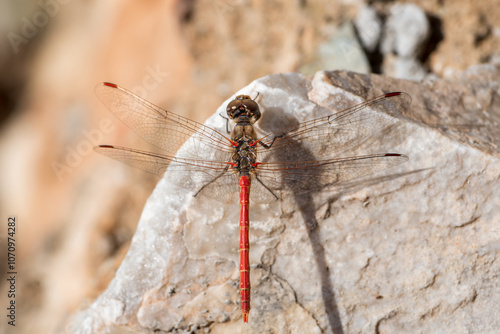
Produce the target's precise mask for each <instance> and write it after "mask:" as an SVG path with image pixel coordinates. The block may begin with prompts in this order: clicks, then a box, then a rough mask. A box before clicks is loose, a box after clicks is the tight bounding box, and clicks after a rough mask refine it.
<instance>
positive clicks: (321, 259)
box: [294, 193, 344, 334]
mask: <svg viewBox="0 0 500 334" xmlns="http://www.w3.org/2000/svg"><path fill="white" fill-rule="evenodd" d="M294 199H295V201H296V203H297V204H298V206H299V211H300V213H301V215H302V218H303V221H304V224H305V227H306V230H307V234H308V237H309V242H310V243H311V247H312V251H313V254H314V257H315V260H316V266H317V268H318V273H319V275H320V280H321V296H322V298H323V303H324V305H325V312H326V314H327V317H328V322H329V324H330V327H331V329H332V332H333V333H334V334H343V333H344V330H343V328H342V321H341V320H340V315H339V310H338V306H337V301H336V300H335V292H334V284H333V279H332V275H331V271H330V267H329V266H328V264H327V261H326V255H325V247H324V245H323V244H322V241H321V237H320V236H321V229H320V225H319V224H318V221H317V220H316V215H315V213H316V208H315V206H314V201H313V196H312V194H311V193H309V194H300V195H296V196H294Z"/></svg>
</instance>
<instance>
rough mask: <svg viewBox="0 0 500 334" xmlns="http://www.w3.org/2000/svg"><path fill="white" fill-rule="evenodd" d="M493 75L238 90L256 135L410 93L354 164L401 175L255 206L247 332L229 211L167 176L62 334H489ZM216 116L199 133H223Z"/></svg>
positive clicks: (493, 268) (318, 78) (352, 77)
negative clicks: (388, 158) (400, 156)
mask: <svg viewBox="0 0 500 334" xmlns="http://www.w3.org/2000/svg"><path fill="white" fill-rule="evenodd" d="M499 73H500V70H499V68H498V67H493V66H492V67H489V68H485V67H477V68H475V69H471V70H469V71H468V72H467V74H466V75H465V76H464V77H463V80H462V81H456V82H453V83H450V82H446V81H432V82H425V83H424V84H417V83H414V82H411V81H403V80H396V79H389V78H386V77H382V76H377V75H361V74H354V73H351V72H318V73H317V74H316V75H315V77H314V79H312V80H310V79H308V78H306V77H304V76H302V75H299V74H276V75H270V76H267V77H264V78H261V79H259V80H257V81H255V82H253V83H252V84H250V85H249V86H247V87H245V88H244V89H242V90H241V93H245V94H250V95H255V94H256V92H259V93H260V94H261V98H260V99H259V103H260V104H261V107H262V109H263V119H262V122H261V124H260V127H259V130H261V131H262V132H266V130H268V129H269V128H273V127H274V126H278V125H277V124H279V123H280V122H289V121H290V120H291V119H296V120H297V121H303V120H306V119H310V118H311V117H314V116H320V115H322V114H323V113H329V112H330V113H331V112H332V111H334V110H336V109H337V110H341V109H344V108H346V107H348V106H352V105H354V104H357V103H359V102H361V101H363V100H366V99H369V98H372V97H375V96H377V95H380V94H382V93H385V92H390V91H398V90H400V91H406V92H408V93H410V94H411V95H412V96H413V101H414V102H413V104H412V106H411V107H410V109H409V110H407V111H406V112H405V114H404V117H403V118H401V119H400V120H398V121H397V124H396V125H395V126H393V127H392V128H391V129H388V130H390V131H385V132H383V135H380V136H376V137H373V138H371V139H370V140H369V141H367V142H365V143H364V144H362V145H361V146H360V147H357V148H355V149H353V152H352V154H360V153H377V152H399V153H404V154H407V155H408V156H409V157H410V160H409V162H408V163H406V164H403V165H400V166H398V167H396V168H392V169H390V170H387V171H385V172H383V173H381V174H379V175H374V176H371V177H369V178H365V179H363V180H361V181H358V182H355V183H352V184H350V186H349V187H343V188H341V189H328V190H327V189H325V190H324V191H321V192H318V193H315V194H312V195H310V196H297V197H295V198H292V197H287V198H283V199H282V200H280V201H278V202H275V203H273V204H270V205H252V206H251V213H250V218H251V223H250V225H251V235H250V241H251V255H250V263H251V269H252V271H251V283H252V310H251V312H250V323H249V324H243V322H242V320H241V313H240V310H239V305H238V299H239V294H238V275H239V272H238V207H237V206H236V205H224V204H220V203H218V202H216V201H214V200H211V199H208V198H206V197H197V198H193V197H192V194H190V193H187V192H186V191H185V190H183V189H181V188H178V187H176V186H174V185H172V184H171V183H169V179H170V178H171V175H170V174H169V172H168V171H167V173H166V174H165V176H164V178H163V179H162V180H161V181H160V182H159V183H158V185H157V187H156V189H155V191H154V193H153V194H152V196H151V197H150V199H149V200H148V202H147V205H146V207H145V209H144V212H143V214H142V217H141V220H140V223H139V227H138V229H137V232H136V234H135V236H134V238H133V242H132V245H131V247H130V250H129V253H128V254H127V256H126V258H125V260H124V261H123V263H122V266H121V267H120V269H119V270H118V272H117V274H116V277H115V279H114V280H113V281H112V282H111V284H110V285H109V287H108V288H107V290H106V291H105V292H104V293H103V294H102V295H101V296H99V298H97V299H96V300H95V301H94V303H93V304H92V305H91V306H90V307H89V308H88V309H87V310H86V311H83V312H81V313H79V314H76V315H75V316H74V318H73V322H72V324H71V326H69V327H68V328H72V329H73V331H74V332H76V333H125V332H140V333H153V331H159V332H181V333H183V332H210V333H263V332H266V333H270V332H273V333H373V332H379V333H409V332H425V333H464V332H469V333H495V332H498V329H500V314H499V311H498V310H499V309H498V307H497V306H498V304H499V303H500V287H499V285H498V276H499V274H500V264H499V262H498V261H497V260H496V258H497V256H498V252H499V248H500V247H499V245H500V240H499V239H500V237H499V233H498V232H499V229H500V208H499V200H498V199H499V198H500V178H499V175H500V164H499V162H500V161H499V156H500V152H499V149H498V147H499V146H498V144H499V140H500V134H499V131H498V125H499V124H498V123H499V119H500V114H499V111H498V110H500V109H499V105H498V104H499V101H500V100H499V88H498V82H499V80H498V79H499V77H500V75H499ZM226 103H227V102H226ZM224 107H225V104H223V105H222V106H221V108H219V110H218V112H217V114H219V113H220V112H222V111H223V108H224ZM271 111H272V112H273V113H272V114H271V113H270V112H271ZM217 114H215V115H214V116H213V117H212V118H210V119H209V120H208V122H207V124H208V125H209V126H212V127H214V128H216V129H219V130H220V131H224V126H225V124H224V121H223V119H221V118H220V117H219V116H218V115H217ZM346 154H347V153H346Z"/></svg>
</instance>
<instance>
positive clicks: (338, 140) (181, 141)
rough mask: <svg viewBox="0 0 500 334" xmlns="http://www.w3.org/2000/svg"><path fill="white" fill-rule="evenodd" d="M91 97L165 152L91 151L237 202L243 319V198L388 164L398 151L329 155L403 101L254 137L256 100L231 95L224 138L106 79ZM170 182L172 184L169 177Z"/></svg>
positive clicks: (377, 101)
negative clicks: (231, 126) (341, 155)
mask: <svg viewBox="0 0 500 334" xmlns="http://www.w3.org/2000/svg"><path fill="white" fill-rule="evenodd" d="M95 91H96V95H97V97H98V98H99V99H100V100H101V101H102V102H103V104H104V105H105V106H106V107H107V108H108V109H109V110H110V111H111V112H112V113H113V114H114V115H115V116H117V117H118V118H119V119H120V120H121V121H123V122H124V123H125V124H126V125H127V126H129V127H130V128H131V129H132V130H133V131H135V132H136V133H137V134H138V135H139V136H140V137H142V138H143V139H144V140H146V141H147V142H149V143H151V144H152V145H154V146H156V147H158V148H159V149H161V150H163V151H165V152H166V153H167V154H158V153H154V152H148V151H142V150H137V149H133V148H127V147H119V146H111V145H100V146H98V147H95V150H96V151H97V152H98V153H101V154H103V155H105V156H108V157H111V158H113V159H116V160H119V161H121V162H124V163H125V164H127V165H130V166H132V167H136V168H139V169H142V170H144V171H147V172H150V173H153V174H156V175H159V176H163V175H164V174H165V172H166V171H167V169H168V172H169V173H168V174H167V175H168V176H169V177H171V178H172V181H173V182H177V184H178V185H180V186H181V187H183V188H186V189H188V190H191V191H192V192H193V195H194V196H198V195H199V194H200V195H206V196H208V197H211V198H215V199H217V200H219V201H222V202H226V203H231V202H236V201H237V200H239V203H240V222H239V227H240V298H241V301H240V303H241V312H242V318H243V321H244V322H245V323H246V322H248V318H249V312H250V263H249V251H250V242H249V203H250V201H252V202H256V203H269V202H272V201H276V200H279V199H280V198H281V197H282V196H286V195H287V194H294V195H296V194H301V193H307V192H312V191H318V190H321V189H323V188H325V187H329V186H332V187H335V186H342V185H345V184H346V183H347V182H349V181H352V180H355V179H357V178H360V177H362V176H367V175H369V174H372V173H376V172H378V171H381V170H384V169H386V168H389V167H392V166H396V165H398V164H401V163H403V162H406V161H407V160H408V157H407V156H406V155H404V154H399V153H378V154H369V155H360V156H348V157H337V156H336V155H338V154H339V152H343V151H346V150H349V149H350V148H353V147H356V146H357V145H360V144H361V143H363V142H365V141H366V140H367V139H368V138H369V137H372V136H374V135H375V134H376V133H378V132H380V131H381V130H382V129H384V128H386V127H387V126H389V125H391V124H392V123H394V122H395V119H396V118H397V117H398V116H399V115H400V114H401V112H402V111H404V110H405V109H407V108H408V107H409V105H410V103H411V97H410V95H408V94H406V93H403V92H392V93H387V94H384V95H381V96H379V97H376V98H374V99H371V100H368V101H366V102H364V103H361V104H358V105H356V106H353V107H351V108H348V109H346V110H343V111H340V112H337V113H333V114H331V115H328V116H323V117H319V118H315V119H312V120H308V121H305V122H302V123H296V124H293V125H289V126H284V127H283V128H281V129H279V130H277V131H272V132H271V133H268V134H266V135H264V136H261V137H259V136H258V135H257V131H256V128H255V127H254V125H255V123H256V122H257V121H258V120H259V119H260V118H261V116H262V113H261V110H260V107H259V104H258V103H257V101H256V99H252V98H251V97H250V96H249V95H238V96H236V98H235V99H233V100H232V101H230V102H229V104H228V105H227V108H226V113H227V118H226V132H227V133H229V130H228V122H229V120H231V121H232V122H233V129H232V131H231V132H230V134H229V135H228V134H227V133H224V131H218V130H216V129H214V128H212V127H209V126H206V125H203V124H201V123H198V122H195V121H193V120H190V119H188V118H185V117H183V116H180V115H177V114H174V113H172V112H170V111H167V110H165V109H162V108H160V107H158V106H156V105H154V104H152V103H150V102H148V101H146V100H145V99H143V98H141V97H139V96H137V95H135V94H134V93H132V92H130V91H128V90H126V89H124V88H122V87H120V86H118V85H116V84H113V83H109V82H103V83H101V84H99V85H98V86H97V87H96V89H95ZM176 180H178V181H176Z"/></svg>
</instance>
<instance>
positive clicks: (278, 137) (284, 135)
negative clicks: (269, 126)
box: [259, 133, 287, 148]
mask: <svg viewBox="0 0 500 334" xmlns="http://www.w3.org/2000/svg"><path fill="white" fill-rule="evenodd" d="M286 136H287V134H286V133H283V134H281V135H279V136H275V137H274V138H273V141H272V142H271V144H269V145H267V144H264V143H263V142H261V141H259V144H260V146H262V147H264V148H271V146H273V144H274V142H275V141H276V139H280V138H283V137H286Z"/></svg>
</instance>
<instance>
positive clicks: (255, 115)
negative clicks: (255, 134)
mask: <svg viewBox="0 0 500 334" xmlns="http://www.w3.org/2000/svg"><path fill="white" fill-rule="evenodd" d="M243 104H244V105H245V108H246V109H247V110H248V111H249V113H250V115H249V116H250V121H251V122H252V123H254V122H255V121H257V120H258V119H259V118H260V109H259V105H258V104H257V102H255V101H254V100H252V99H246V100H244V101H243Z"/></svg>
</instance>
